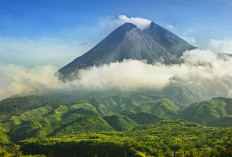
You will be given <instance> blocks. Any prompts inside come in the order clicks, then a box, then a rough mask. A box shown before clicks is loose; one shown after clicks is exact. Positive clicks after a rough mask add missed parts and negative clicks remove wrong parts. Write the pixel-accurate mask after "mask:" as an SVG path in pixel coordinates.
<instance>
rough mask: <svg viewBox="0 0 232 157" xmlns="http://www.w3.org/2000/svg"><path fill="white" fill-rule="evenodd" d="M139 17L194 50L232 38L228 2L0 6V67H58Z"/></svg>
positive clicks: (12, 0)
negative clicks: (120, 21) (124, 19)
mask: <svg viewBox="0 0 232 157" xmlns="http://www.w3.org/2000/svg"><path fill="white" fill-rule="evenodd" d="M118 15H126V16H128V17H142V18H146V19H149V20H152V21H154V22H156V23H158V24H160V25H161V26H163V27H165V28H167V29H170V30H171V31H173V32H174V33H176V34H177V35H179V36H181V37H183V38H185V39H186V40H189V41H190V42H192V44H194V45H196V46H199V47H207V46H206V45H207V44H208V42H210V40H212V39H216V40H225V39H231V38H232V29H231V26H232V0H191V1H190V0H160V1H158V0H133V1H132V0H127V1H126V0H117V1H116V0H114V1H109V0H101V1H100V0H98V1H90V0H85V1H78V0H0V63H3V64H19V65H25V66H35V65H41V64H49V63H50V64H54V65H57V66H62V65H63V64H66V63H67V62H69V61H70V60H72V59H74V58H75V57H77V56H79V55H80V54H82V53H84V52H85V51H87V50H88V49H89V48H91V47H92V46H94V44H96V43H97V42H98V41H100V40H101V39H102V38H104V37H105V36H106V35H107V34H108V33H110V32H111V31H112V30H113V29H115V28H116V25H113V24H112V21H115V20H117V18H118Z"/></svg>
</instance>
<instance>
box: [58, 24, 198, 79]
mask: <svg viewBox="0 0 232 157" xmlns="http://www.w3.org/2000/svg"><path fill="white" fill-rule="evenodd" d="M194 48H195V47H194V46H192V45H190V44H189V43H187V42H186V41H184V40H183V39H181V38H179V37H178V36H177V35H175V34H173V33H171V32H170V31H168V30H166V29H165V28H163V27H161V26H159V25H157V24H156V23H154V22H151V24H150V26H149V27H148V28H147V29H145V30H141V29H139V28H137V27H136V25H134V24H132V23H125V24H123V25H122V26H119V27H118V28H117V29H116V30H114V31H113V32H112V33H110V34H109V35H108V36H107V37H106V38H105V39H103V40H102V41H101V42H100V43H98V44H97V45H96V46H95V47H93V48H92V49H91V50H89V51H88V52H86V53H85V54H83V55H82V56H80V57H77V58H76V59H75V60H73V61H72V62H71V63H69V64H68V65H66V66H64V67H63V68H61V69H60V70H59V76H60V78H62V79H64V80H65V79H72V75H73V74H76V73H77V72H78V70H79V69H83V68H87V67H90V66H93V65H96V66H99V65H102V64H109V63H111V62H117V61H119V62H121V61H123V60H124V59H135V60H147V62H148V63H149V64H152V63H155V62H161V63H165V64H176V63H181V62H182V60H181V59H180V56H181V55H182V54H183V52H184V51H186V50H191V49H194Z"/></svg>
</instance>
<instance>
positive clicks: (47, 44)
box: [0, 37, 90, 66]
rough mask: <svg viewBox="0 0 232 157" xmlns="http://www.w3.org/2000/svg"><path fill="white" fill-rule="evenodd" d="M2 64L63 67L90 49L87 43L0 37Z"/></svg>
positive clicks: (0, 59)
mask: <svg viewBox="0 0 232 157" xmlns="http://www.w3.org/2000/svg"><path fill="white" fill-rule="evenodd" d="M0 47H1V49H0V63H5V64H19V65H26V66H36V65H43V64H51V65H57V66H62V65H64V64H66V63H68V62H69V61H70V60H72V59H74V58H75V57H77V56H79V55H81V54H82V53H84V52H85V51H87V50H88V49H89V48H90V45H89V44H88V43H86V42H85V41H79V40H68V39H58V38H41V39H31V38H25V37H24V38H10V37H0Z"/></svg>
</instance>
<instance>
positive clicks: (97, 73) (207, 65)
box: [0, 49, 232, 99]
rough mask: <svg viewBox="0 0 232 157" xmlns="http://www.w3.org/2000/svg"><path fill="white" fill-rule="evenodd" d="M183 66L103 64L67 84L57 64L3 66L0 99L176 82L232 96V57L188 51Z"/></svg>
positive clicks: (132, 62) (155, 86)
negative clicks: (58, 76) (73, 90)
mask: <svg viewBox="0 0 232 157" xmlns="http://www.w3.org/2000/svg"><path fill="white" fill-rule="evenodd" d="M182 59H184V60H185V63H183V64H181V65H164V64H160V63H157V64H154V65H150V64H147V63H146V62H142V61H138V60H124V61H123V62H116V63H111V64H108V65H103V66H100V67H95V66H94V67H90V68H88V69H83V70H80V71H79V73H78V79H76V80H74V81H72V82H67V83H63V82H61V81H59V80H58V78H57V77H56V76H55V73H56V71H57V68H56V67H54V66H50V65H47V66H40V67H36V68H32V69H27V68H23V67H20V66H16V65H0V73H1V75H0V80H1V81H0V87H1V88H0V99H3V98H6V97H9V96H11V95H13V94H18V93H22V94H32V93H40V92H43V91H47V90H54V89H55V90H59V89H62V90H63V89H66V90H71V89H81V90H108V89H119V90H123V91H124V90H127V91H130V90H137V89H140V88H147V89H156V90H161V89H162V88H164V87H167V86H168V85H169V84H172V83H181V84H183V85H185V86H186V85H187V86H188V85H189V86H194V87H196V88H199V89H202V90H205V91H208V92H212V91H215V93H218V95H216V96H232V90H231V89H232V66H231V65H232V58H230V57H228V56H225V55H218V54H216V53H213V52H212V51H210V50H199V49H196V50H191V51H186V52H185V53H184V55H183V56H182Z"/></svg>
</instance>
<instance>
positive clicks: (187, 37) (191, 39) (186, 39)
mask: <svg viewBox="0 0 232 157" xmlns="http://www.w3.org/2000/svg"><path fill="white" fill-rule="evenodd" d="M181 38H182V39H184V40H185V41H187V42H188V43H190V44H195V43H196V40H195V38H193V37H189V36H181Z"/></svg>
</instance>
